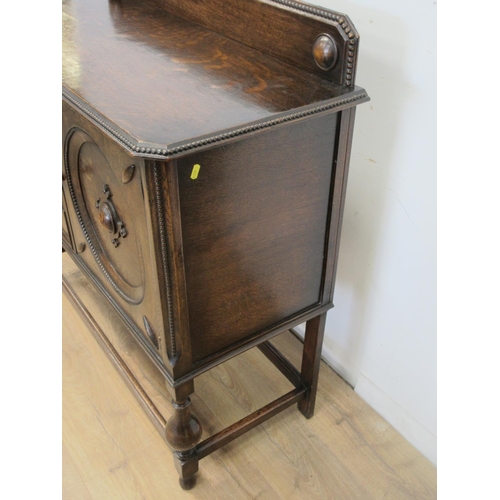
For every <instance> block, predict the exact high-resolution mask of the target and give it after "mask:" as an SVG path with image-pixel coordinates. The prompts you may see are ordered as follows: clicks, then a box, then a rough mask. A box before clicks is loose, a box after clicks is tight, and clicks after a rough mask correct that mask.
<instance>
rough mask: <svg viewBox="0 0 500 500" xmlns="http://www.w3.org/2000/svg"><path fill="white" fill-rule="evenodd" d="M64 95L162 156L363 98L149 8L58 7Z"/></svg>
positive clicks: (81, 0)
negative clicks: (165, 150)
mask: <svg viewBox="0 0 500 500" xmlns="http://www.w3.org/2000/svg"><path fill="white" fill-rule="evenodd" d="M248 29H252V27H251V25H249V26H248ZM63 86H64V87H65V88H66V89H68V90H69V91H70V93H71V94H72V95H74V96H76V97H77V98H78V99H79V100H80V101H81V102H82V103H84V105H85V106H88V107H89V108H90V109H92V110H95V111H97V112H98V113H99V114H100V115H101V116H102V117H105V119H106V120H107V121H109V122H110V123H112V124H114V126H116V128H117V129H119V130H120V131H123V132H125V133H126V134H129V136H130V137H131V138H133V139H135V140H136V141H137V142H139V143H140V142H146V143H152V144H154V143H156V144H163V145H169V146H171V145H175V144H182V143H183V142H186V141H189V140H192V139H193V138H197V137H204V136H205V137H206V136H209V135H210V134H214V133H216V132H218V131H224V130H230V129H235V128H238V127H242V126H244V125H246V124H248V123H252V122H258V121H259V120H266V119H269V118H273V117H275V116H280V115H283V114H284V113H285V114H286V113H290V111H291V110H297V109H300V108H304V107H306V108H307V107H309V108H310V107H314V106H318V105H319V104H324V103H325V102H327V103H328V102H332V100H333V101H340V100H343V99H345V98H346V97H349V96H353V95H354V96H355V98H359V99H361V98H363V97H366V95H364V96H363V89H360V88H358V87H355V88H354V89H352V88H347V87H343V86H340V85H337V84H335V83H332V82H330V81H328V80H326V79H323V78H321V77H320V76H317V75H314V74H312V73H310V72H308V71H306V70H304V69H301V68H297V67H294V66H292V65H289V64H287V63H285V62H283V61H279V60H278V59H275V58H274V57H272V56H270V55H267V54H264V53H263V52H260V51H258V50H255V49H252V48H250V47H248V46H246V45H244V44H242V43H240V42H237V41H235V40H232V39H229V38H226V37H225V36H223V35H220V34H218V33H216V32H214V31H211V30H209V29H207V28H204V27H202V26H200V25H197V24H194V23H192V22H190V21H188V20H185V19H183V18H180V17H177V16H175V15H173V14H170V13H168V12H166V11H165V10H161V9H159V8H157V7H154V6H153V5H149V4H147V3H143V4H141V6H137V5H134V4H130V3H128V2H124V1H117V0H111V1H110V0H63Z"/></svg>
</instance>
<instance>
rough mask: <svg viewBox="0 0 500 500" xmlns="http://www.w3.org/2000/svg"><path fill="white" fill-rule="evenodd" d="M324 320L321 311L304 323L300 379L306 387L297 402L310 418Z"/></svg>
mask: <svg viewBox="0 0 500 500" xmlns="http://www.w3.org/2000/svg"><path fill="white" fill-rule="evenodd" d="M325 322H326V313H323V314H320V315H319V316H316V317H315V318H312V319H310V320H309V321H308V322H307V323H306V335H305V337H304V351H303V354H302V368H301V371H300V379H301V381H302V383H303V384H304V385H305V386H306V387H307V396H306V397H305V398H304V399H303V400H302V401H300V402H299V404H298V407H299V410H300V411H301V413H302V414H303V415H304V416H305V417H306V418H311V417H312V416H313V415H314V405H315V403H316V392H317V391H318V375H319V366H320V362H321V348H322V347H323V336H324V334H325Z"/></svg>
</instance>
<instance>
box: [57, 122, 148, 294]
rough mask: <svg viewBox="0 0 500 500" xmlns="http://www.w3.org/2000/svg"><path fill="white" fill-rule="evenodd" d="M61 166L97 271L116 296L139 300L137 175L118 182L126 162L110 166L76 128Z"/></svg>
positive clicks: (141, 286) (141, 279)
mask: <svg viewBox="0 0 500 500" xmlns="http://www.w3.org/2000/svg"><path fill="white" fill-rule="evenodd" d="M64 159H65V168H66V177H67V182H68V188H69V191H70V196H71V201H72V202H73V206H74V208H75V211H76V214H77V217H78V222H79V224H80V227H81V229H82V231H83V234H84V235H85V238H86V240H87V243H88V246H89V250H90V251H91V253H92V255H93V257H94V259H95V261H96V263H97V265H98V267H99V269H100V270H101V272H102V274H103V275H104V277H105V278H106V279H107V281H108V282H109V283H110V284H111V286H112V287H113V289H114V290H115V291H116V292H117V293H118V295H119V296H120V297H121V298H123V299H124V300H125V301H127V302H128V303H130V304H139V303H140V302H142V300H143V298H144V281H145V278H144V265H143V251H142V247H141V239H140V238H139V237H138V236H137V234H136V232H135V231H134V223H135V220H134V219H133V217H136V213H137V210H132V207H134V206H136V205H137V200H140V201H142V194H141V187H140V183H139V180H138V177H137V176H135V180H136V182H130V183H127V184H123V181H122V172H123V168H124V167H126V165H124V166H123V165H120V166H119V168H116V167H115V168H112V166H111V165H110V162H109V161H108V159H107V158H106V156H105V154H104V153H103V151H102V150H101V149H100V148H99V146H98V145H97V144H96V142H95V141H94V140H93V139H92V137H90V135H89V134H87V133H86V132H84V131H83V130H81V129H79V128H73V129H72V130H70V132H69V133H68V136H67V138H66V143H65V158H64Z"/></svg>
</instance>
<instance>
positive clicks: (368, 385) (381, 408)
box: [354, 373, 437, 465]
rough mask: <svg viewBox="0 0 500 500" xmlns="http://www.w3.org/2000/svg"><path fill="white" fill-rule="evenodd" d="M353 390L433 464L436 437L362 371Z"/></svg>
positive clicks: (435, 457)
mask: <svg viewBox="0 0 500 500" xmlns="http://www.w3.org/2000/svg"><path fill="white" fill-rule="evenodd" d="M354 390H355V391H356V392H357V393H358V394H359V395H360V396H361V397H362V398H363V399H364V400H365V401H366V402H367V403H368V404H369V405H370V406H371V407H372V408H373V409H374V410H375V411H376V412H377V413H379V414H380V415H381V416H382V417H384V418H385V419H386V420H387V421H388V422H389V423H390V424H391V425H392V426H393V427H394V428H395V429H396V430H397V431H398V432H399V433H400V434H401V435H402V436H403V437H404V438H405V439H406V440H408V442H410V443H411V444H412V445H413V446H415V448H417V450H418V451H420V453H422V455H424V457H426V458H428V459H429V460H430V461H431V462H432V463H433V464H434V465H436V463H437V437H436V435H435V434H433V433H432V432H431V431H430V430H429V429H427V427H425V426H424V425H423V424H421V423H420V422H419V421H418V420H416V419H415V418H414V417H413V416H412V415H410V414H409V413H408V412H407V411H406V410H405V409H404V408H402V407H401V406H399V404H398V403H396V401H394V400H393V399H392V398H391V397H389V396H388V395H387V394H386V393H385V392H384V391H382V389H380V387H378V386H376V385H375V384H374V383H373V382H372V381H371V380H370V379H368V378H366V377H365V376H364V375H363V374H362V373H361V374H360V375H359V378H358V383H357V384H356V387H355V388H354Z"/></svg>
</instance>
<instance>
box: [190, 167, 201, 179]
mask: <svg viewBox="0 0 500 500" xmlns="http://www.w3.org/2000/svg"><path fill="white" fill-rule="evenodd" d="M200 168H201V165H198V163H197V164H196V165H194V166H193V170H192V172H191V179H193V180H194V179H197V178H198V174H199V173H200Z"/></svg>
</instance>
